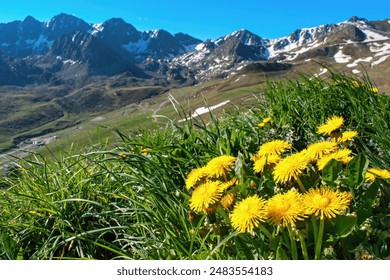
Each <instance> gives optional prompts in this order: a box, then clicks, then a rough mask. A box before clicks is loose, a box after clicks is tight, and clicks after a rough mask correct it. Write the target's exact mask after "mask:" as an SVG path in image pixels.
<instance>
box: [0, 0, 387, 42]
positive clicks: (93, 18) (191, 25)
mask: <svg viewBox="0 0 390 280" xmlns="http://www.w3.org/2000/svg"><path fill="white" fill-rule="evenodd" d="M0 4H1V8H0V22H3V23H4V22H10V21H14V20H21V19H24V18H25V17H26V16H27V15H31V16H33V17H35V18H36V19H38V20H40V21H47V20H50V19H51V18H52V17H53V16H55V15H57V14H59V13H61V12H64V13H67V14H72V15H75V16H77V17H80V18H82V19H84V20H85V21H86V22H89V23H100V22H103V21H105V20H107V19H110V18H113V17H121V18H123V19H124V20H125V21H126V22H128V23H131V24H132V25H133V26H134V27H135V28H137V29H138V30H140V31H144V30H153V29H165V30H167V31H169V32H171V33H177V32H184V33H187V34H190V35H192V36H194V37H197V38H199V39H202V40H205V39H217V38H219V37H221V36H224V35H226V34H229V33H231V32H233V31H235V30H238V29H243V28H246V29H248V30H250V31H252V32H253V33H255V34H257V35H259V36H261V37H263V38H278V37H282V36H286V35H289V34H290V33H292V32H293V31H294V30H295V29H297V28H302V27H313V26H317V25H320V24H325V23H338V22H341V21H344V20H347V19H349V18H350V17H351V16H354V15H356V16H359V17H364V18H367V19H368V20H375V19H384V18H390V1H389V0H369V1H367V0H355V1H353V0H348V1H344V0H337V1H335V0H323V1H320V0H304V1H294V0H289V1H288V0H273V1H263V0H239V1H228V0H197V1H195V0H192V1H186V0H181V1H179V0H141V1H138V0H84V1H83V0H34V1H32V0H6V1H3V0H1V1H0Z"/></svg>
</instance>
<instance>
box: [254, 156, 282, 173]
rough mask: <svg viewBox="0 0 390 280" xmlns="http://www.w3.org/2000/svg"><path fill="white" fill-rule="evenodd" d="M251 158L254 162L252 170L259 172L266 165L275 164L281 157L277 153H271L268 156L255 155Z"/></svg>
mask: <svg viewBox="0 0 390 280" xmlns="http://www.w3.org/2000/svg"><path fill="white" fill-rule="evenodd" d="M253 159H254V162H255V163H254V165H253V170H254V171H255V172H256V173H260V172H263V171H264V168H265V167H266V166H270V165H273V164H277V163H278V162H279V161H280V160H281V159H282V158H281V157H280V156H279V155H277V154H271V155H268V156H259V155H255V156H254V158H253Z"/></svg>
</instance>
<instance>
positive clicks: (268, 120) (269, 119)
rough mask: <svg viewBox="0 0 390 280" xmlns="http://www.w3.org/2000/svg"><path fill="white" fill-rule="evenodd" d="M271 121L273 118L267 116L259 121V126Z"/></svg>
mask: <svg viewBox="0 0 390 280" xmlns="http://www.w3.org/2000/svg"><path fill="white" fill-rule="evenodd" d="M270 121H271V118H265V119H263V121H262V122H261V123H259V124H258V125H257V126H258V127H264V126H265V125H266V124H267V123H269V122H270Z"/></svg>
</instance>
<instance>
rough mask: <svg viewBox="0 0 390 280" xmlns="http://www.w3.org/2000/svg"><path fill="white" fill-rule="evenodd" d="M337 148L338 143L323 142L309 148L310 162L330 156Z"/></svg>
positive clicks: (307, 151) (307, 152)
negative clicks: (326, 155)
mask: <svg viewBox="0 0 390 280" xmlns="http://www.w3.org/2000/svg"><path fill="white" fill-rule="evenodd" d="M336 148H337V143H335V142H328V141H322V142H318V143H314V144H311V145H309V146H308V147H307V150H306V154H307V156H308V158H309V160H310V161H316V160H318V159H319V158H321V157H322V156H323V155H325V154H329V153H330V152H332V151H334V150H335V149H336Z"/></svg>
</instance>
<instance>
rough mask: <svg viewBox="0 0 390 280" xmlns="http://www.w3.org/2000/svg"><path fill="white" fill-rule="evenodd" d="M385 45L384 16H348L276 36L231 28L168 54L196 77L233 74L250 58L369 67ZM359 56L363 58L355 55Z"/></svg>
mask: <svg viewBox="0 0 390 280" xmlns="http://www.w3.org/2000/svg"><path fill="white" fill-rule="evenodd" d="M389 43H390V21H389V20H379V21H367V20H366V19H362V18H358V17H352V18H351V19H349V20H347V21H345V22H341V23H338V24H325V25H320V26H317V27H312V28H302V29H298V30H295V31H294V32H293V33H291V34H290V35H288V36H285V37H282V38H277V39H264V38H261V37H259V36H257V35H255V34H253V33H251V32H249V31H248V30H239V31H234V32H233V33H231V34H229V35H226V36H224V37H221V38H219V39H218V40H215V41H213V40H209V41H206V42H204V43H201V44H199V45H198V46H197V47H196V50H195V51H193V52H189V53H186V54H184V55H182V56H178V57H176V58H174V59H173V60H172V63H171V67H174V68H179V67H187V68H192V69H199V71H198V72H197V76H196V77H197V79H198V80H205V79H208V78H210V77H213V76H218V75H227V74H228V73H231V72H236V71H237V70H240V69H242V68H243V67H245V66H246V65H248V64H251V62H253V61H269V62H274V63H298V62H299V61H302V60H304V61H309V60H310V59H318V60H320V61H322V60H325V61H327V62H329V63H332V62H333V63H336V64H343V63H348V62H352V63H349V64H347V65H346V66H347V67H350V68H353V67H354V65H355V64H356V66H357V64H359V63H362V62H371V64H369V66H370V67H373V66H375V65H377V64H379V63H382V62H383V61H385V60H387V57H388V56H389V54H390V53H389V51H388V50H389ZM361 55H366V56H367V57H365V58H361ZM354 63H355V64H354ZM352 71H353V72H354V73H357V71H359V70H357V69H352Z"/></svg>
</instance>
